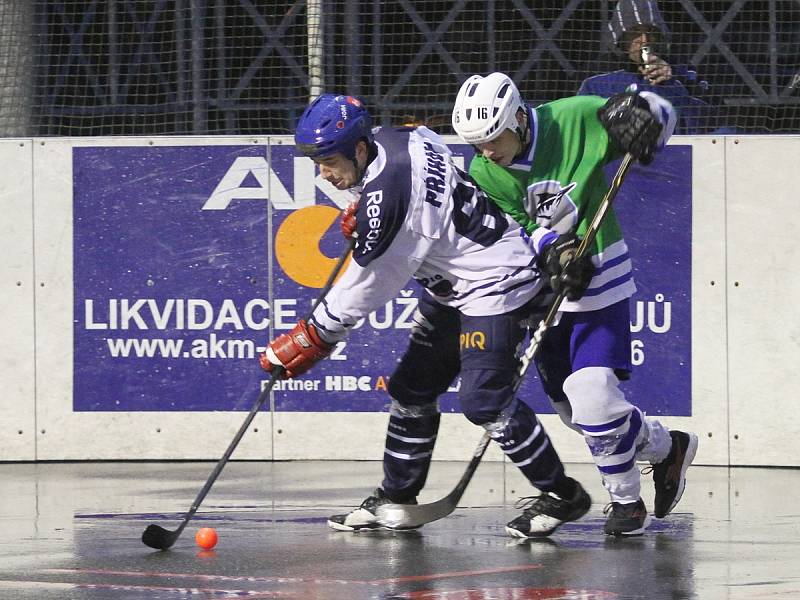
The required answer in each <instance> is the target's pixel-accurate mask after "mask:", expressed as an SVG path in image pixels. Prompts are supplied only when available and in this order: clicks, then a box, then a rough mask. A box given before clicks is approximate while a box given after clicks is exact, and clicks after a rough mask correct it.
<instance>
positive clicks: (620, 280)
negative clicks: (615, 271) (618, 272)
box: [583, 272, 633, 296]
mask: <svg viewBox="0 0 800 600" xmlns="http://www.w3.org/2000/svg"><path fill="white" fill-rule="evenodd" d="M630 279H633V275H632V274H631V273H630V272H628V273H625V274H624V275H622V276H620V277H617V278H616V279H612V280H611V281H609V282H607V283H604V284H603V285H601V286H600V287H596V288H589V289H588V290H586V291H585V292H584V293H583V295H584V296H598V295H600V294H602V293H603V292H605V291H607V290H610V289H611V288H615V287H617V286H618V285H622V284H623V283H625V282H626V281H628V280H630Z"/></svg>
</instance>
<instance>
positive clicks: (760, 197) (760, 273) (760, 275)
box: [726, 136, 800, 466]
mask: <svg viewBox="0 0 800 600" xmlns="http://www.w3.org/2000/svg"><path fill="white" fill-rule="evenodd" d="M726 152H727V160H728V185H727V198H728V205H727V215H728V221H727V230H728V240H729V244H728V285H727V293H728V311H729V312H728V329H729V346H728V356H729V360H728V368H729V371H728V373H729V386H730V392H729V398H730V415H731V426H730V445H731V462H732V463H733V464H743V465H775V464H780V465H786V466H799V465H800V452H798V449H800V419H798V416H800V404H798V397H797V392H798V389H800V369H798V358H800V357H799V356H798V354H799V351H800V317H798V309H797V304H796V301H795V299H796V298H797V297H798V295H799V294H800V269H799V268H798V265H800V245H798V235H797V233H798V229H800V210H798V209H799V208H800V201H798V198H799V196H798V194H799V192H800V139H798V138H797V137H789V136H776V137H772V138H768V137H758V138H750V137H746V136H743V137H739V138H729V139H728V140H727V149H726Z"/></svg>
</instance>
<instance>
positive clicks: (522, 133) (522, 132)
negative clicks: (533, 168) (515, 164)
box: [514, 109, 531, 160]
mask: <svg viewBox="0 0 800 600" xmlns="http://www.w3.org/2000/svg"><path fill="white" fill-rule="evenodd" d="M523 120H524V121H525V124H524V125H523V126H522V127H517V128H516V129H515V130H514V132H515V133H516V134H517V135H518V136H519V152H518V153H517V154H516V156H514V160H516V159H518V158H520V157H521V156H523V155H524V154H525V150H526V149H527V148H528V144H530V139H528V138H530V134H531V120H530V119H529V118H528V111H527V109H525V110H524V113H523Z"/></svg>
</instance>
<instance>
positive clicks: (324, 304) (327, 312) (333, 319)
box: [322, 298, 342, 323]
mask: <svg viewBox="0 0 800 600" xmlns="http://www.w3.org/2000/svg"><path fill="white" fill-rule="evenodd" d="M322 308H324V309H325V314H326V315H328V318H330V319H331V320H332V321H336V322H337V323H341V322H342V320H341V319H340V318H339V317H337V316H336V315H335V314H333V313H332V312H331V310H330V308H328V301H327V300H325V298H323V299H322Z"/></svg>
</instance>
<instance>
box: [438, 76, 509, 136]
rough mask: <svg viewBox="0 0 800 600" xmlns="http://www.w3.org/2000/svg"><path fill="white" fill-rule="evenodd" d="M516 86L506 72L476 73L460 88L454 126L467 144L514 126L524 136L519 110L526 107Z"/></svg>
mask: <svg viewBox="0 0 800 600" xmlns="http://www.w3.org/2000/svg"><path fill="white" fill-rule="evenodd" d="M524 108H525V105H524V104H523V103H522V97H521V96H520V94H519V90H518V89H517V86H516V85H514V82H513V81H512V80H511V78H510V77H509V76H508V75H506V74H505V73H492V74H491V75H487V76H486V77H482V76H480V75H473V76H472V77H470V78H469V79H467V80H466V81H465V82H464V84H463V85H462V86H461V89H460V90H458V96H456V103H455V106H453V129H455V131H456V133H457V134H458V136H459V137H460V138H461V139H462V140H464V141H465V142H467V143H468V144H483V143H485V142H489V141H491V140H493V139H494V138H496V137H497V136H499V135H500V134H501V133H502V132H503V131H504V130H506V129H511V130H512V131H516V132H517V133H519V134H520V136H522V131H521V129H520V125H519V123H518V122H517V111H518V110H519V109H523V110H524Z"/></svg>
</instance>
